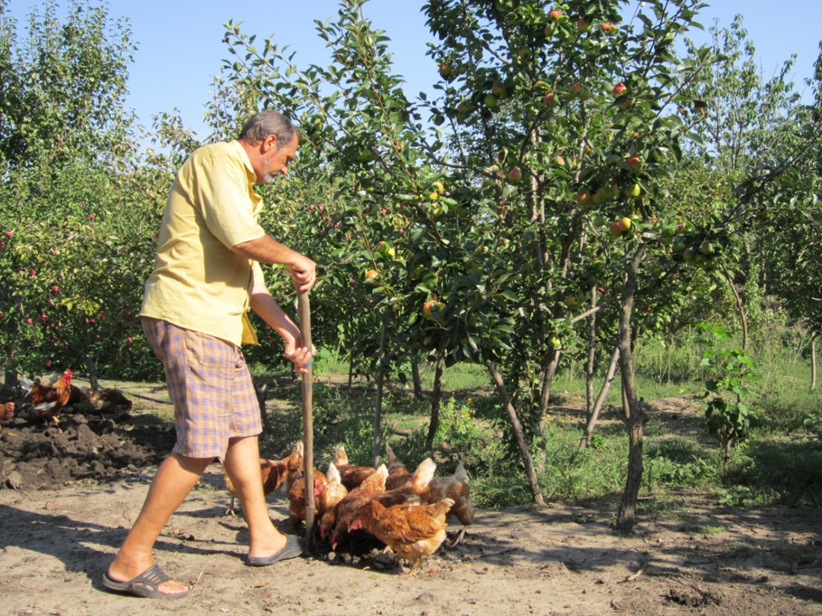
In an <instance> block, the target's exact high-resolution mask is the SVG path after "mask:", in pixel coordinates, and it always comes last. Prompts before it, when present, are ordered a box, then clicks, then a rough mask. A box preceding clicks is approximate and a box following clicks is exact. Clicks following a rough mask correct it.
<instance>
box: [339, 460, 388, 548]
mask: <svg viewBox="0 0 822 616" xmlns="http://www.w3.org/2000/svg"><path fill="white" fill-rule="evenodd" d="M387 477H388V469H387V468H386V466H385V464H380V467H379V468H378V469H377V470H376V471H375V472H374V474H373V475H371V476H370V477H367V478H366V479H365V481H363V482H362V484H360V486H359V487H358V488H354V489H353V490H351V491H350V492H349V493H348V495H347V496H346V497H345V498H343V499H342V500H341V501H340V502H339V503H337V520H336V522H335V524H334V532H333V533H331V547H332V548H334V549H335V550H336V549H337V546H338V545H340V544H342V543H343V541H345V540H346V539H347V538H348V532H349V528H348V526H349V524H350V523H351V521H352V520H353V519H354V517H355V516H356V515H357V514H358V513H359V512H360V510H361V509H362V508H363V505H365V504H366V503H367V502H368V501H370V500H371V499H372V498H374V496H375V495H377V494H379V493H380V492H384V491H385V480H386V478H387Z"/></svg>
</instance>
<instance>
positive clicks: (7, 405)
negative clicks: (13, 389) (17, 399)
mask: <svg viewBox="0 0 822 616" xmlns="http://www.w3.org/2000/svg"><path fill="white" fill-rule="evenodd" d="M12 417H14V402H3V403H0V432H2V431H3V424H4V423H6V422H7V421H8V420H9V419H11V418H12Z"/></svg>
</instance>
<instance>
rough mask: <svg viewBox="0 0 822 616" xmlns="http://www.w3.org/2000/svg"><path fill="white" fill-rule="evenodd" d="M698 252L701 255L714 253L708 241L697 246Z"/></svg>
mask: <svg viewBox="0 0 822 616" xmlns="http://www.w3.org/2000/svg"><path fill="white" fill-rule="evenodd" d="M699 252H701V253H702V254H703V255H712V254H713V252H714V250H713V246H711V243H710V242H709V241H708V240H705V241H704V242H702V243H701V244H700V245H699Z"/></svg>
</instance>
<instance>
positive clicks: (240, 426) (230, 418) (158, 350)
mask: <svg viewBox="0 0 822 616" xmlns="http://www.w3.org/2000/svg"><path fill="white" fill-rule="evenodd" d="M140 321H141V323H142V325H143V331H145V333H146V338H148V342H149V344H150V345H151V348H152V349H153V350H154V353H155V354H156V355H157V357H159V358H160V361H162V362H163V366H165V369H166V382H167V384H168V394H169V397H170V398H171V401H172V402H173V403H174V426H175V428H176V430H177V444H176V445H174V450H173V451H174V453H177V454H179V455H181V456H186V457H190V458H224V457H225V452H226V450H227V449H228V439H229V438H232V437H244V436H256V435H258V434H260V432H262V423H261V420H260V407H259V404H258V403H257V396H256V394H255V392H254V384H253V383H252V380H251V373H250V372H249V371H248V366H246V363H245V359H244V358H243V353H242V351H241V350H240V348H239V347H238V346H236V345H234V344H232V343H230V342H226V341H225V340H222V339H220V338H215V337H214V336H209V335H208V334H204V333H201V332H196V331H192V330H189V329H183V328H182V327H177V326H176V325H174V324H173V323H169V322H168V321H162V320H159V319H153V318H150V317H141V318H140Z"/></svg>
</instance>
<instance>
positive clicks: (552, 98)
mask: <svg viewBox="0 0 822 616" xmlns="http://www.w3.org/2000/svg"><path fill="white" fill-rule="evenodd" d="M545 104H546V105H548V106H549V107H556V105H557V97H556V95H555V94H554V93H553V92H548V94H546V95H545Z"/></svg>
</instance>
